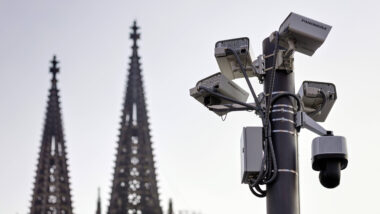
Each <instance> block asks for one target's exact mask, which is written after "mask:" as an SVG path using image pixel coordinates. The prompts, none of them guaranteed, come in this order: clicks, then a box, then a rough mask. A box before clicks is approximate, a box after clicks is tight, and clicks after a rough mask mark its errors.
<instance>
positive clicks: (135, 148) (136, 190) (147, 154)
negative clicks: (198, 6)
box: [108, 22, 162, 214]
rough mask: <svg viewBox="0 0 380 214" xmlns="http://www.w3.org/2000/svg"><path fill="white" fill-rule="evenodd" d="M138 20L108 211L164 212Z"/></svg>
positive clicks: (119, 213)
mask: <svg viewBox="0 0 380 214" xmlns="http://www.w3.org/2000/svg"><path fill="white" fill-rule="evenodd" d="M138 29H139V27H137V25H136V22H134V23H133V26H132V33H131V34H130V38H131V39H132V41H133V45H132V55H131V57H130V63H129V70H128V82H127V88H126V92H125V97H124V104H123V109H122V116H121V123H120V125H121V127H120V134H119V140H118V142H117V144H118V145H117V154H116V162H115V168H114V174H113V182H112V190H111V191H112V192H111V198H110V204H109V207H108V214H162V209H161V207H160V200H159V195H158V188H157V179H156V172H155V166H154V158H153V151H152V142H151V136H150V133H149V132H150V130H149V123H148V115H147V109H146V103H145V95H144V88H143V79H142V75H141V68H140V65H141V64H140V62H139V60H140V57H139V56H138V53H137V50H138V46H137V40H138V39H139V38H140V34H139V33H138V32H137V31H138Z"/></svg>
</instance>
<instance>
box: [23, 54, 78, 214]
mask: <svg viewBox="0 0 380 214" xmlns="http://www.w3.org/2000/svg"><path fill="white" fill-rule="evenodd" d="M51 63H52V67H51V68H50V72H51V73H52V79H51V88H50V90H49V97H48V102H47V108H46V116H45V124H44V128H43V134H42V141H41V147H40V153H39V158H38V164H37V171H36V177H35V182H34V188H33V196H32V205H31V207H30V214H72V213H73V208H72V204H71V194H70V182H69V170H68V166H67V158H66V146H65V140H64V134H63V127H62V117H61V108H60V101H59V95H58V93H59V90H58V88H57V73H58V72H59V68H58V67H57V64H58V61H57V59H56V57H55V56H54V57H53V60H52V61H51Z"/></svg>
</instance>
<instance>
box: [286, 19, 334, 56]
mask: <svg viewBox="0 0 380 214" xmlns="http://www.w3.org/2000/svg"><path fill="white" fill-rule="evenodd" d="M331 28H332V27H331V26H330V25H327V24H324V23H322V22H318V21H315V20H313V19H310V18H307V17H304V16H301V15H299V14H296V13H290V14H289V16H288V17H287V18H286V19H285V21H284V22H283V23H282V24H281V26H280V30H279V35H280V45H281V46H282V47H285V48H288V47H289V43H288V41H289V40H291V41H293V42H294V45H295V51H298V52H300V53H303V54H306V55H308V56H312V55H313V54H314V52H315V51H316V50H317V49H318V48H319V47H320V46H321V45H322V44H323V42H324V41H325V40H326V38H327V35H328V34H329V32H330V30H331Z"/></svg>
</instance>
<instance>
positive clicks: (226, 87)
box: [190, 72, 249, 115]
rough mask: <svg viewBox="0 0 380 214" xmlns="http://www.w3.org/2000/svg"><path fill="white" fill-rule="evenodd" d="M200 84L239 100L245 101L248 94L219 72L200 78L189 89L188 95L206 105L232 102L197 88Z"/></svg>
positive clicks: (219, 113)
mask: <svg viewBox="0 0 380 214" xmlns="http://www.w3.org/2000/svg"><path fill="white" fill-rule="evenodd" d="M201 86H202V87H205V88H209V89H210V90H214V91H216V92H218V93H220V94H222V95H224V96H226V97H229V98H232V99H234V100H237V101H240V102H246V101H247V99H248V96H249V94H248V92H246V91H245V90H244V89H242V88H241V87H240V86H239V85H237V84H236V83H234V82H233V81H231V80H229V79H228V78H226V77H225V76H224V75H223V74H221V73H220V72H219V73H216V74H213V75H211V76H209V77H207V78H204V79H202V80H200V81H199V82H198V83H197V84H196V86H195V87H194V88H192V89H190V96H192V97H194V98H195V99H196V100H198V101H199V102H200V103H202V105H204V106H206V107H208V106H211V105H220V104H232V102H230V101H228V100H224V99H221V98H218V97H216V96H214V95H212V94H210V93H209V92H207V91H205V90H199V88H200V87H201ZM215 113H216V114H218V115H224V114H226V113H225V112H215Z"/></svg>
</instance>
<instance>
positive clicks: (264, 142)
mask: <svg viewBox="0 0 380 214" xmlns="http://www.w3.org/2000/svg"><path fill="white" fill-rule="evenodd" d="M330 30H331V26H329V25H326V24H324V23H321V22H318V21H315V20H313V19H310V18H307V17H304V16H301V15H298V14H296V13H290V15H289V16H288V17H287V18H286V20H285V21H284V22H283V23H282V24H281V26H280V28H279V31H275V32H274V33H272V34H271V35H270V36H269V37H268V38H266V39H264V41H263V43H262V45H263V54H262V55H260V56H258V57H257V59H256V60H254V61H253V62H252V63H247V59H251V57H252V55H251V54H249V51H248V50H249V39H248V38H246V37H242V38H237V39H230V40H223V41H220V42H217V43H216V44H217V45H216V47H215V57H216V59H217V62H218V65H219V68H220V70H221V74H219V77H218V78H215V77H213V78H210V77H209V78H206V79H204V80H202V81H201V83H203V82H204V83H203V84H199V83H198V84H197V86H196V87H195V88H192V89H191V90H190V94H191V95H192V96H193V97H194V98H196V99H197V100H198V101H200V102H201V103H202V104H203V105H204V106H206V107H207V108H208V109H209V110H211V111H213V112H215V113H217V114H218V115H225V114H227V113H229V112H232V111H242V110H246V111H255V113H256V114H257V115H258V116H259V117H260V118H261V120H262V124H263V125H262V127H244V128H243V134H242V137H241V150H240V152H241V166H242V171H241V179H242V183H244V184H248V186H249V189H250V190H251V192H252V193H253V194H254V195H256V196H258V197H266V200H267V213H268V214H299V213H300V206H299V177H298V159H297V157H298V154H297V153H298V150H297V147H298V145H297V141H298V132H299V131H300V129H301V128H306V129H308V130H310V131H312V132H314V133H316V134H318V135H320V136H319V137H317V138H315V139H314V140H313V143H312V162H313V164H312V168H313V169H314V170H316V171H319V172H320V174H319V180H320V182H321V184H322V185H323V186H324V187H326V188H335V187H336V186H338V185H339V183H340V172H341V171H342V170H344V169H345V168H346V167H347V163H348V158H347V157H348V156H347V146H346V139H345V138H344V137H342V136H334V135H333V132H332V131H327V130H326V129H324V128H323V127H322V126H321V125H319V124H318V123H317V122H324V121H325V119H326V118H327V116H328V114H329V112H330V110H331V108H332V106H333V105H334V103H335V100H336V99H337V93H336V88H335V85H334V84H332V83H324V82H313V81H305V82H304V83H303V84H302V86H301V89H300V90H299V93H298V94H295V85H294V71H293V70H294V66H293V63H294V52H300V53H303V54H306V55H308V56H312V55H313V54H314V53H315V51H316V50H317V49H318V48H319V47H320V46H321V45H322V44H323V42H324V41H325V39H326V38H327V35H328V34H329V32H330ZM223 75H225V77H223ZM241 77H244V79H245V80H246V82H247V85H248V87H249V89H250V92H251V94H252V96H253V99H254V103H245V102H244V101H245V100H246V97H244V99H242V96H235V95H234V94H233V93H232V92H234V93H236V92H237V91H238V90H237V89H233V88H232V87H226V86H223V85H222V84H221V83H226V84H227V83H229V84H230V85H231V86H232V85H234V84H233V82H232V81H233V79H236V78H241ZM250 77H257V78H258V79H259V81H260V82H261V83H263V85H264V90H263V92H262V93H260V94H259V95H256V93H255V91H254V89H253V87H252V84H251V82H250V80H249V78H250ZM225 79H229V80H230V81H227V80H225ZM205 80H207V81H205ZM222 80H223V81H222ZM205 83H207V84H205ZM211 83H212V84H211ZM216 84H218V85H221V86H223V88H222V89H223V90H221V89H220V88H219V87H214V86H215V85H216ZM235 88H237V87H235ZM208 97H212V98H213V100H216V101H217V102H208V101H209V100H210V99H208ZM206 98H207V99H206ZM206 101H207V102H206ZM264 186H265V187H266V189H264V188H263V187H264Z"/></svg>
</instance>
